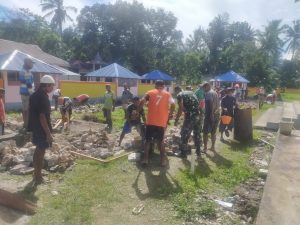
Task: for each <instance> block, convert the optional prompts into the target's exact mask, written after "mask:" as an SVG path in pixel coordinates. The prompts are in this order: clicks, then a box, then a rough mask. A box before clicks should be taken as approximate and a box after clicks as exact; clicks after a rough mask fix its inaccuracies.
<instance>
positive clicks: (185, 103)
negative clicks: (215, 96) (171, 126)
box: [174, 86, 202, 158]
mask: <svg viewBox="0 0 300 225" xmlns="http://www.w3.org/2000/svg"><path fill="white" fill-rule="evenodd" d="M174 91H175V95H177V101H178V112H177V115H176V118H175V126H177V124H178V120H179V118H180V116H181V114H182V112H184V122H183V125H182V128H181V146H180V150H181V151H180V152H179V153H177V154H176V153H175V154H176V155H177V156H180V157H182V158H186V155H187V150H188V149H187V147H188V141H189V138H190V135H191V132H192V131H193V134H194V143H195V147H196V154H197V156H198V157H201V154H200V147H201V128H202V124H201V121H202V118H201V117H202V114H201V112H200V110H199V103H198V99H197V97H196V96H195V94H194V93H193V92H192V91H182V89H181V88H180V87H179V86H177V87H175V89H174Z"/></svg>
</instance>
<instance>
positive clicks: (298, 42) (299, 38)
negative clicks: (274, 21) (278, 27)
mask: <svg viewBox="0 0 300 225" xmlns="http://www.w3.org/2000/svg"><path fill="white" fill-rule="evenodd" d="M284 28H285V29H286V30H285V33H286V42H287V44H288V45H287V51H290V52H291V53H292V59H294V57H295V53H296V51H297V50H298V49H299V48H300V20H296V21H293V26H289V25H285V26H284Z"/></svg>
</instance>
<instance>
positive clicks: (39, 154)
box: [28, 75, 55, 185]
mask: <svg viewBox="0 0 300 225" xmlns="http://www.w3.org/2000/svg"><path fill="white" fill-rule="evenodd" d="M54 84H55V81H54V79H53V77H51V76H49V75H44V76H43V77H42V78H41V80H40V86H39V88H38V90H37V91H36V92H34V93H33V94H32V95H31V96H30V108H29V109H30V111H29V127H28V128H29V130H30V131H32V143H33V144H34V145H35V146H36V149H35V151H34V154H33V167H34V175H33V184H34V185H38V184H41V183H43V182H44V180H43V177H42V169H43V161H44V155H45V150H46V149H47V148H49V147H50V146H51V145H52V141H53V137H52V134H51V132H52V126H51V120H50V113H51V105H50V101H49V97H48V94H49V93H51V92H52V91H53V87H54Z"/></svg>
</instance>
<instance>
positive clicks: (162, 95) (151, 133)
mask: <svg viewBox="0 0 300 225" xmlns="http://www.w3.org/2000/svg"><path fill="white" fill-rule="evenodd" d="M145 103H148V104H147V106H148V115H147V122H146V124H147V125H146V134H145V139H146V143H145V153H144V159H143V161H142V164H143V165H147V164H148V163H149V150H150V146H151V143H152V141H156V142H157V146H158V149H159V151H160V163H161V166H165V165H166V164H167V158H166V155H165V147H164V134H165V129H166V127H167V122H168V120H169V118H171V117H172V116H173V112H174V109H175V102H174V99H173V98H172V96H171V94H170V93H169V92H167V91H165V90H164V82H163V81H161V80H158V81H156V82H155V89H153V90H150V91H148V92H147V93H146V95H145V96H144V97H143V99H142V100H141V103H140V107H143V105H144V104H145ZM169 106H171V108H170V111H169Z"/></svg>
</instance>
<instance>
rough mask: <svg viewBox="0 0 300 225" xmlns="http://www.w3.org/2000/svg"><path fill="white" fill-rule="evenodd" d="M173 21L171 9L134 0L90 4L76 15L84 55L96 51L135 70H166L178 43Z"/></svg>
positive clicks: (178, 45)
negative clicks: (155, 8) (150, 7)
mask: <svg viewBox="0 0 300 225" xmlns="http://www.w3.org/2000/svg"><path fill="white" fill-rule="evenodd" d="M176 24H177V18H176V17H175V16H174V15H173V14H172V13H169V12H166V11H164V10H162V9H158V10H154V9H145V7H144V6H143V4H141V3H138V2H133V3H128V2H124V1H117V2H116V3H115V4H108V5H106V4H94V5H93V6H86V7H84V8H83V9H82V10H81V12H80V15H79V16H78V30H79V32H80V33H81V34H82V38H81V41H82V45H83V48H82V51H83V52H84V53H85V55H86V56H87V57H88V59H91V58H92V57H94V55H95V54H96V52H98V51H99V52H100V54H101V56H102V57H103V59H104V61H106V62H118V63H120V64H123V65H125V66H128V67H129V68H130V69H133V70H134V71H135V72H137V73H139V74H143V73H145V72H148V71H149V70H152V69H156V68H160V69H162V70H164V71H165V72H169V68H170V66H169V64H170V62H171V61H173V60H174V57H173V53H174V52H177V51H180V47H181V46H182V43H181V39H182V33H181V32H180V31H178V30H176ZM174 56H176V54H174ZM173 66H175V67H176V64H173ZM178 75H179V74H178Z"/></svg>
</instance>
